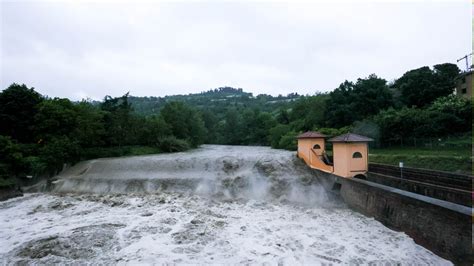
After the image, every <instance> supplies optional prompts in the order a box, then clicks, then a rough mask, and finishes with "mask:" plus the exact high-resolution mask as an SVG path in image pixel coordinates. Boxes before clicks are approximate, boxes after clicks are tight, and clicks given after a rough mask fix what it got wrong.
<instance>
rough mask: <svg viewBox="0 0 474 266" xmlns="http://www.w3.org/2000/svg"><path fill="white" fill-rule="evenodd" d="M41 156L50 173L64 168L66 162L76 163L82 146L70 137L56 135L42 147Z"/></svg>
mask: <svg viewBox="0 0 474 266" xmlns="http://www.w3.org/2000/svg"><path fill="white" fill-rule="evenodd" d="M40 157H41V159H42V161H43V162H45V164H46V165H47V171H48V173H49V174H50V175H53V174H55V173H57V172H58V171H59V170H61V169H62V167H63V164H64V163H66V162H70V163H75V162H77V161H78V160H79V158H80V146H79V144H78V143H77V141H73V140H70V139H69V138H68V137H66V136H63V137H55V138H53V139H52V140H50V141H49V142H47V143H45V145H43V146H42V147H41V149H40Z"/></svg>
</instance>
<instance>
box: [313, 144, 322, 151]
mask: <svg viewBox="0 0 474 266" xmlns="http://www.w3.org/2000/svg"><path fill="white" fill-rule="evenodd" d="M313 149H314V150H319V149H321V146H319V144H314V146H313Z"/></svg>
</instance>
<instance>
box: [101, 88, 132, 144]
mask: <svg viewBox="0 0 474 266" xmlns="http://www.w3.org/2000/svg"><path fill="white" fill-rule="evenodd" d="M100 107H101V109H102V110H103V111H104V112H105V113H104V127H105V129H106V141H107V144H108V145H112V146H113V145H117V146H122V145H125V144H129V143H130V141H129V139H130V138H132V137H134V136H133V135H131V134H129V132H130V131H131V123H130V122H131V113H132V111H133V109H132V105H131V104H130V103H129V102H128V93H126V94H125V95H123V96H122V97H119V98H112V97H110V96H105V98H104V101H103V103H102V104H101V105H100Z"/></svg>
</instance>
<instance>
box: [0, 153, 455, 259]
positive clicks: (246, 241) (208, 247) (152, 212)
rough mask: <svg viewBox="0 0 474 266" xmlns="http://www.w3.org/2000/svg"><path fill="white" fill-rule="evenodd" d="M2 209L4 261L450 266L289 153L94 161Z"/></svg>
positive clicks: (0, 248) (0, 227) (0, 255)
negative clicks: (351, 204) (350, 204)
mask: <svg viewBox="0 0 474 266" xmlns="http://www.w3.org/2000/svg"><path fill="white" fill-rule="evenodd" d="M55 179H56V181H54V184H53V186H52V188H51V191H50V192H47V191H44V192H39V193H30V194H26V195H25V196H24V197H22V198H15V199H11V200H8V201H6V202H2V203H0V261H2V262H6V264H15V263H35V264H52V263H59V264H64V263H79V264H81V263H93V264H100V263H102V264H109V263H112V264H136V263H142V264H143V263H173V264H195V263H202V264H236V263H246V264H249V263H271V264H283V265H295V264H320V263H331V264H348V263H349V264H368V263H376V264H398V263H401V264H407V263H411V264H450V262H449V261H446V260H444V259H442V258H440V257H438V256H436V255H435V254H433V253H432V252H430V251H429V250H427V249H425V248H423V247H421V246H419V245H417V244H416V243H415V242H414V241H413V240H412V239H411V238H410V237H408V236H407V235H406V234H405V233H402V232H396V231H393V230H390V229H388V228H387V227H385V226H383V225H382V224H381V223H379V222H378V221H376V220H374V219H372V218H368V217H365V216H363V215H361V214H359V213H356V212H354V211H352V210H350V209H348V208H347V207H346V206H345V204H344V203H342V201H340V200H339V199H338V197H335V196H334V195H332V193H331V192H329V191H327V189H325V185H326V184H324V182H325V181H324V180H323V179H321V178H319V177H318V176H317V175H316V176H315V174H314V172H312V171H311V170H309V169H308V168H307V167H305V166H304V164H303V163H302V162H301V161H299V159H297V158H296V156H295V154H294V153H293V152H288V151H281V150H274V149H270V148H267V147H239V146H213V145H205V146H203V147H202V148H200V149H196V150H193V151H189V152H184V153H175V154H163V155H152V156H137V157H126V158H115V159H97V160H91V161H86V162H81V163H79V164H77V165H75V166H73V167H71V168H69V169H67V170H65V171H63V172H62V173H61V174H60V175H58V176H57V177H56V178H55Z"/></svg>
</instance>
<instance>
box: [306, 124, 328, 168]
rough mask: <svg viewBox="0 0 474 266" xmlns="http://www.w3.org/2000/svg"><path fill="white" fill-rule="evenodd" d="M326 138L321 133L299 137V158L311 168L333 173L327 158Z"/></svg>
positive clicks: (308, 133)
mask: <svg viewBox="0 0 474 266" xmlns="http://www.w3.org/2000/svg"><path fill="white" fill-rule="evenodd" d="M325 137H326V136H325V135H323V134H321V133H319V132H312V131H308V132H305V133H303V134H301V135H299V136H298V157H299V158H301V159H303V160H304V161H305V162H306V164H307V165H308V166H309V167H311V168H315V169H319V170H321V171H325V172H328V173H332V172H333V167H332V165H330V164H329V163H328V161H327V159H326V158H325V151H326V148H325V144H326V143H325V140H324V138H325Z"/></svg>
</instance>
